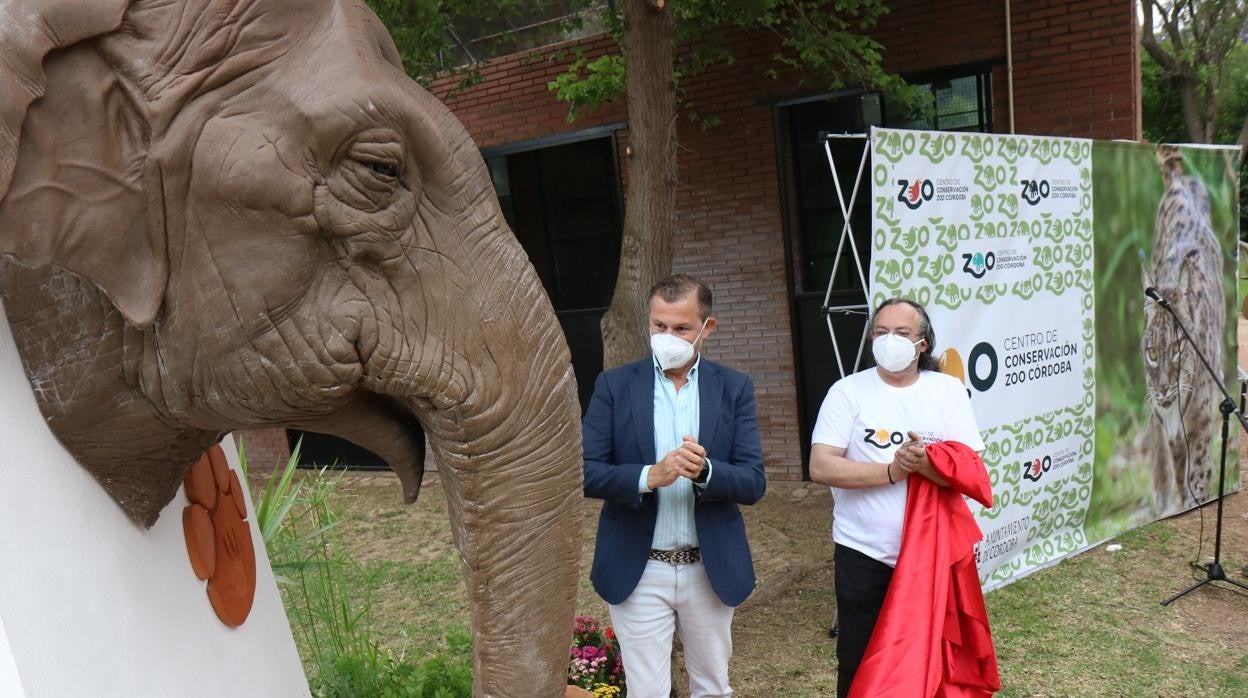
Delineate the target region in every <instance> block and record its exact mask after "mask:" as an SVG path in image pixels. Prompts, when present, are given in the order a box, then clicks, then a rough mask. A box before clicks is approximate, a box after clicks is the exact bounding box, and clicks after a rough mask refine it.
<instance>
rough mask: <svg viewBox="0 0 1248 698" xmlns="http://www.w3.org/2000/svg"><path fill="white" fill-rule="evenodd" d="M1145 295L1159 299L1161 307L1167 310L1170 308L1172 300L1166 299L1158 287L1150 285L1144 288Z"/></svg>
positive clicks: (1158, 302) (1158, 303)
mask: <svg viewBox="0 0 1248 698" xmlns="http://www.w3.org/2000/svg"><path fill="white" fill-rule="evenodd" d="M1144 295H1146V296H1148V297H1149V298H1152V299H1153V300H1155V301H1157V305H1160V306H1161V307H1163V308H1165V309H1167V310H1169V309H1170V301H1168V300H1166V298H1165V296H1162V295H1161V294H1160V293H1158V292H1157V289H1155V288H1153V287H1152V286H1149V287H1148V288H1146V289H1144Z"/></svg>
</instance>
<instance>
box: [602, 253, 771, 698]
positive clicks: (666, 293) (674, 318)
mask: <svg viewBox="0 0 1248 698" xmlns="http://www.w3.org/2000/svg"><path fill="white" fill-rule="evenodd" d="M649 309H650V333H651V348H652V352H653V354H652V356H650V357H648V358H646V359H644V360H642V361H637V362H634V363H631V364H626V365H624V366H620V367H618V368H616V369H613V370H611V371H607V372H604V373H603V374H602V375H600V376H599V377H598V380H597V382H596V383H595V385H594V395H593V398H592V399H591V400H590V403H589V408H588V409H587V410H586V412H585V418H584V423H583V432H584V457H585V464H584V467H585V495H586V496H587V497H594V498H597V499H602V500H603V504H602V514H601V516H600V518H599V521H598V538H597V546H596V548H595V550H594V565H593V571H592V572H591V574H590V579H591V580H592V581H593V584H594V589H595V590H597V592H598V594H599V595H600V596H601V597H602V598H603V599H604V600H605V601H606V602H607V603H608V604H610V605H611V608H610V610H611V621H612V624H613V625H614V629H615V633H616V636H617V637H618V638H619V640H620V648H621V653H622V655H623V659H624V670H625V674H626V678H627V683H628V694H629V696H630V698H648V697H650V696H655V697H659V696H661V697H662V698H667V696H668V695H669V693H670V682H671V646H672V636H673V632H674V631H676V630H679V632H680V635H681V642H682V645H683V646H684V655H685V667H686V669H687V672H688V674H689V683H690V693H691V696H692V698H703V697H708V698H709V697H710V696H722V695H730V694H731V692H732V689H731V688H730V687H729V685H728V659H729V657H731V655H732V638H731V629H732V614H733V609H734V608H735V607H736V606H737V605H738V604H740V603H741V602H742V601H744V600H745V598H746V597H747V596H749V594H750V592H751V591H753V589H754V564H753V560H752V559H751V557H750V547H749V543H748V541H747V540H746V534H745V523H744V521H743V520H742V518H741V512H740V510H739V509H738V508H737V505H738V504H753V503H754V502H757V501H758V500H759V499H760V498H761V497H762V496H763V492H764V489H765V486H766V483H765V479H764V475H763V454H762V446H761V444H760V442H759V436H758V420H757V417H756V415H755V406H754V384H753V382H752V381H751V380H750V378H749V377H748V376H745V375H743V374H741V373H738V372H737V371H734V370H732V369H730V368H726V367H724V366H720V365H719V364H716V363H714V362H712V361H710V360H708V359H706V358H704V357H701V356H700V354H699V353H698V347H699V346H700V345H701V344H702V343H703V342H705V340H706V338H707V337H709V336H710V334H711V333H712V332H713V331H714V329H715V318H714V317H713V316H712V315H711V292H710V289H709V288H707V287H706V285H705V284H703V283H702V282H700V281H698V280H697V279H694V278H692V277H689V276H686V275H683V274H681V275H675V276H671V277H668V278H666V279H664V280H662V281H660V282H659V283H658V284H656V285H655V287H654V288H653V289H652V290H651V293H650V302H649Z"/></svg>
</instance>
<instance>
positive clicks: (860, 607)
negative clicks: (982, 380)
mask: <svg viewBox="0 0 1248 698" xmlns="http://www.w3.org/2000/svg"><path fill="white" fill-rule="evenodd" d="M870 327H871V331H870V336H871V340H872V342H871V350H872V354H873V355H874V357H875V363H876V365H875V367H874V368H868V369H866V370H863V371H859V372H857V373H855V374H853V375H850V376H846V377H845V378H842V379H841V380H840V381H837V382H836V384H834V385H833V386H832V388H831V389H830V390H829V391H828V395H827V397H826V398H824V401H823V406H822V407H820V408H819V418H818V420H817V421H816V422H815V431H814V435H813V438H812V439H811V440H812V442H813V443H812V446H811V452H810V478H811V479H812V480H814V481H815V482H817V483H819V484H823V485H829V486H831V487H832V496H833V499H834V502H835V505H834V508H833V519H832V540H833V542H834V543H835V544H836V550H835V554H834V561H835V564H836V605H837V621H838V624H839V632H838V635H837V638H838V639H837V649H836V656H837V661H838V665H839V666H838V672H837V694H838V696H841V698H844V697H845V696H847V695H848V694H849V687H850V684H851V683H852V682H853V678H854V674H855V673H856V672H857V671H858V664H859V663H860V662H861V661H862V656H863V653H864V652H865V651H866V649H867V642H868V641H869V640H870V639H871V631H872V630H873V629H874V628H875V621H876V618H878V617H879V613H880V607H881V606H882V605H883V603H884V595H885V593H886V592H887V591H888V584H889V582H890V581H891V579H892V576H893V568H894V567H895V566H896V565H897V553H898V552H899V550H900V549H901V528H902V522H903V520H904V519H905V512H906V479H907V478H908V476H909V475H910V473H918V474H919V475H922V476H923V477H926V478H928V479H929V480H932V481H933V482H935V483H937V484H939V485H946V484H948V483H946V482H945V481H944V480H943V479H941V477H940V476H939V475H938V474H936V472H935V471H934V470H933V469H932V464H931V462H930V461H929V460H928V458H927V454H926V452H925V451H924V448H925V446H926V444H929V443H933V442H935V441H960V442H962V443H964V444H966V445H967V446H969V447H971V448H972V449H974V450H976V451H982V450H983V448H984V443H983V441H982V440H981V439H980V436H979V428H978V427H977V426H976V425H975V415H974V414H973V413H972V412H971V401H970V398H969V397H968V396H967V393H966V389H965V388H964V387H963V386H962V383H961V382H960V381H958V380H957V379H955V378H953V377H950V376H947V375H945V374H943V373H940V372H939V371H938V369H937V365H936V360H935V358H933V356H932V350H933V349H934V347H935V344H936V336H935V333H934V332H933V331H932V323H931V321H930V320H929V318H928V316H927V311H925V310H924V309H923V307H922V306H921V305H919V304H918V303H915V302H913V301H910V300H907V299H904V298H892V299H889V300H887V301H884V302H883V303H881V304H880V307H878V308H876V310H875V314H874V315H873V316H872V320H871V325H870Z"/></svg>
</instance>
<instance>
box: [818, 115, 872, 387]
mask: <svg viewBox="0 0 1248 698" xmlns="http://www.w3.org/2000/svg"><path fill="white" fill-rule="evenodd" d="M819 140H820V141H821V142H822V143H823V152H824V154H825V155H826V156H827V158H828V169H829V170H831V172H832V183H833V185H834V186H835V188H836V202H837V204H838V205H839V206H840V209H841V218H842V219H843V220H844V221H845V223H844V225H842V226H841V235H840V240H839V241H838V242H837V245H836V255H835V256H834V257H833V258H832V273H831V274H830V275H829V276H828V288H827V290H826V291H824V294H823V305H822V306H821V307H820V308H819V312H820V314H822V315H823V320H824V323H825V324H826V325H827V327H828V336H829V337H830V338H831V339H832V354H833V356H835V357H836V368H837V370H838V371H839V372H840V375H841V377H844V376H846V375H847V374H846V373H845V364H844V362H843V361H841V348H840V346H839V344H838V343H837V341H836V332H835V331H834V330H833V328H832V314H833V313H840V314H842V315H857V314H862V315H869V314H870V312H871V306H870V303H869V297H870V295H869V286H868V284H867V274H866V271H865V270H864V269H863V268H862V259H861V257H860V256H859V254H858V244H857V243H856V242H854V230H853V224H852V223H851V222H850V212H851V211H853V209H854V205H855V204H856V203H857V202H858V192H859V188H860V186H861V185H862V174H863V172H864V171H865V170H866V166H867V156H868V154H870V152H871V137H870V135H868V134H866V133H831V132H828V131H821V132H820V133H819ZM834 140H861V141H863V144H862V158H861V159H860V160H859V161H858V173H857V174H856V175H855V176H854V182H853V188H852V190H851V192H850V195H849V201H848V205H847V203H846V200H845V190H844V186H842V184H841V179H840V175H839V174H838V173H837V171H836V158H835V156H833V155H832V147H831V145H830V143H831V141H834ZM846 241H848V242H849V248H850V251H851V252H852V253H853V259H854V267H855V268H856V269H857V271H858V283H859V285H860V286H861V287H862V296H863V298H866V299H868V302H867V303H857V304H849V305H831V304H830V303H831V299H832V286H833V284H834V283H835V282H836V272H837V271H839V270H840V266H841V257H842V256H843V255H844V253H845V243H846ZM869 329H870V328H868V327H866V325H863V328H862V337H861V338H860V339H859V340H858V352H857V354H856V355H855V357H854V365H853V371H857V370H858V367H859V366H860V365H861V364H862V348H863V346H865V344H866V339H867V332H868V330H869Z"/></svg>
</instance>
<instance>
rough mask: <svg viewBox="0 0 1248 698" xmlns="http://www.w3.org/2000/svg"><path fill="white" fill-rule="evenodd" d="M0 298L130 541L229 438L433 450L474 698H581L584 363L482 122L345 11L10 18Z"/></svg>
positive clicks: (73, 444)
mask: <svg viewBox="0 0 1248 698" xmlns="http://www.w3.org/2000/svg"><path fill="white" fill-rule="evenodd" d="M0 50H2V51H4V55H3V56H2V58H4V60H3V61H0V260H3V261H0V295H2V297H3V299H4V306H5V310H6V311H7V313H8V317H9V322H10V325H11V326H12V328H13V333H14V337H15V339H16V340H17V343H18V346H19V349H20V351H21V353H22V359H23V362H24V364H25V366H26V369H27V373H28V375H29V377H30V381H31V385H32V387H33V389H34V391H35V394H36V396H37V398H38V402H39V405H40V409H41V410H42V411H43V413H44V415H45V417H46V418H47V421H48V424H49V426H50V427H51V429H52V430H53V432H54V433H55V434H56V435H57V437H58V438H59V439H60V440H61V442H62V443H64V444H65V446H66V447H67V448H68V449H69V451H70V452H71V453H73V454H74V455H75V456H76V457H77V459H78V460H79V462H80V463H82V464H83V466H85V467H86V468H87V469H88V470H89V471H90V472H91V473H92V475H94V476H95V478H96V479H97V480H99V482H100V483H101V485H102V486H103V487H105V488H106V489H107V491H108V492H109V493H110V494H111V495H112V496H113V497H114V498H115V499H116V500H117V501H118V502H119V503H120V504H121V506H122V507H123V508H124V509H125V511H126V512H127V513H129V514H130V515H131V516H132V517H133V518H134V519H135V520H136V521H138V522H141V523H143V524H146V525H151V523H152V522H154V521H155V519H156V517H157V516H158V514H159V512H160V511H161V509H162V508H163V507H164V505H165V504H166V503H168V502H169V501H170V499H171V498H172V497H173V495H174V493H175V491H176V489H177V487H178V485H179V484H180V482H181V479H182V476H183V474H184V472H185V471H186V469H187V468H188V467H189V466H190V465H191V464H192V463H194V461H195V460H196V459H197V458H198V457H199V455H200V454H201V453H202V452H203V451H204V449H205V448H206V447H207V446H208V445H210V444H212V443H214V442H215V441H217V440H219V439H220V437H221V435H222V434H223V433H224V432H226V431H230V430H234V429H242V428H249V427H261V426H274V427H277V426H283V427H293V428H300V429H307V430H311V431H319V432H326V433H331V434H337V435H339V436H342V437H344V438H347V439H349V440H351V441H353V442H355V443H357V444H359V445H361V446H364V447H366V448H369V449H371V450H373V451H374V452H376V453H377V454H378V455H380V456H382V457H383V458H385V459H386V460H387V462H388V463H389V464H390V465H391V466H392V467H393V468H394V470H395V472H396V473H398V475H399V477H400V480H401V482H402V486H403V492H404V495H405V496H406V498H407V499H408V501H411V500H413V499H415V497H416V494H417V492H418V490H419V487H420V479H421V475H422V472H423V462H422V461H423V458H424V452H425V437H426V436H427V437H428V440H429V446H430V448H431V450H432V452H433V454H434V457H435V459H436V460H437V462H438V464H439V469H440V472H441V474H442V478H443V482H444V484H445V489H446V493H447V499H448V505H449V509H450V512H451V518H452V524H453V531H454V537H455V543H456V545H457V547H458V550H459V552H460V558H461V563H462V568H463V572H464V575H465V579H466V585H467V589H468V593H469V596H470V599H469V600H470V603H471V606H472V625H473V630H474V635H475V643H474V644H475V654H476V657H475V660H476V679H475V680H476V685H475V692H476V693H477V694H478V695H525V696H535V695H550V696H555V695H562V694H563V684H564V683H565V680H564V675H565V672H566V666H567V660H568V654H567V648H568V646H569V640H570V629H571V620H572V615H573V611H574V604H575V594H576V581H577V576H578V572H577V569H578V557H579V552H580V542H579V539H580V531H581V525H580V489H581V484H580V478H581V470H580V428H579V424H578V415H579V411H578V407H577V403H576V390H575V385H574V379H573V377H572V372H571V367H570V364H569V358H568V351H567V347H566V344H565V343H564V340H563V335H562V333H561V332H560V328H559V325H558V323H557V322H556V320H555V317H554V313H553V312H552V310H551V307H550V304H549V301H548V300H547V299H546V297H545V295H544V293H543V292H542V289H541V286H540V284H539V282H538V280H537V277H536V275H535V274H534V272H533V270H532V267H531V266H530V265H529V263H528V260H527V258H526V256H525V254H524V251H523V250H522V249H521V248H520V246H519V244H518V242H517V241H516V239H515V237H514V236H513V235H512V234H511V232H510V230H509V229H508V228H507V225H506V223H505V222H504V221H503V218H502V214H501V213H500V210H499V206H498V201H497V198H496V197H495V195H494V191H493V188H492V187H491V185H490V181H489V177H488V175H487V173H486V170H485V166H484V163H483V162H482V160H481V156H480V154H479V153H478V152H477V150H476V147H475V146H474V145H473V143H472V141H471V139H470V138H469V137H468V135H467V133H466V132H465V131H464V129H463V127H462V126H461V125H460V124H459V123H458V122H457V121H456V120H455V119H454V117H453V116H451V114H450V113H449V112H448V111H447V110H446V109H445V107H443V106H442V105H441V104H439V103H438V102H437V101H436V100H435V99H434V98H433V97H432V96H430V95H429V94H428V93H426V92H425V91H424V90H422V89H421V88H420V87H418V86H417V85H416V84H415V83H413V82H412V81H411V80H409V79H408V78H407V76H406V75H404V74H403V72H402V69H401V66H400V61H399V57H398V53H397V51H396V50H395V47H394V44H393V42H392V41H391V39H390V37H389V35H388V34H387V33H386V31H385V29H384V28H383V27H382V26H381V25H380V23H379V22H378V21H377V18H376V17H375V16H374V15H373V14H372V13H371V12H370V11H369V10H368V9H367V8H366V7H365V6H364V5H363V3H361V2H351V1H350V0H316V1H313V0H284V1H283V0H270V1H266V0H235V1H226V0H189V1H188V2H176V3H170V2H158V1H140V0H135V1H133V2H125V1H121V0H92V1H90V2H83V1H81V0H0Z"/></svg>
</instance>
